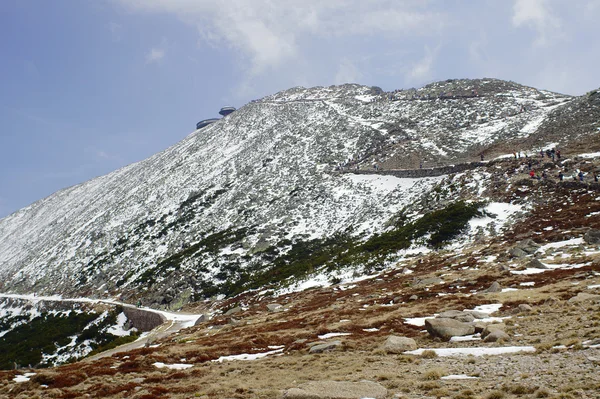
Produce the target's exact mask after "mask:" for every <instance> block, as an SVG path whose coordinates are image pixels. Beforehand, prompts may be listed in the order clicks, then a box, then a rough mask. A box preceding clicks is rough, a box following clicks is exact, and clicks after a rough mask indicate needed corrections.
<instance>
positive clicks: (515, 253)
mask: <svg viewBox="0 0 600 399" xmlns="http://www.w3.org/2000/svg"><path fill="white" fill-rule="evenodd" d="M508 253H509V254H510V255H511V256H512V257H513V258H524V257H526V256H527V255H528V253H527V252H525V251H523V250H522V249H521V248H517V247H515V248H511V249H509V250H508Z"/></svg>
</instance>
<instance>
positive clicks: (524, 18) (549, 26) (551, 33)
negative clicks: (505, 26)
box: [512, 0, 561, 46]
mask: <svg viewBox="0 0 600 399" xmlns="http://www.w3.org/2000/svg"><path fill="white" fill-rule="evenodd" d="M512 23H513V25H514V26H516V27H520V26H523V25H525V26H528V27H530V28H533V29H535V30H536V31H537V38H536V40H535V42H534V44H535V45H539V46H546V45H548V44H550V42H551V40H552V39H555V38H557V37H559V36H560V35H561V32H560V28H561V22H560V19H559V18H558V17H556V16H555V15H554V14H553V13H552V12H551V10H550V9H549V7H548V4H547V1H546V0H515V3H514V6H513V16H512Z"/></svg>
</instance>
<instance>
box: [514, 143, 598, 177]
mask: <svg viewBox="0 0 600 399" xmlns="http://www.w3.org/2000/svg"><path fill="white" fill-rule="evenodd" d="M539 154H540V157H541V158H544V156H546V157H547V158H551V159H552V161H553V162H554V161H557V162H558V163H559V165H560V150H558V149H556V148H552V149H546V150H543V149H542V150H540V152H539ZM513 155H514V156H515V159H518V158H520V153H513ZM526 157H527V155H526ZM527 166H528V168H529V177H531V178H532V179H537V180H546V179H547V178H548V174H547V173H546V171H545V170H543V171H542V173H541V174H539V173H537V172H536V171H535V169H534V168H533V164H532V162H531V160H529V161H528V162H527ZM563 170H564V171H565V172H566V171H567V169H566V167H565V168H564V169H561V170H559V171H558V175H557V176H556V177H557V178H558V180H560V181H564V179H565V174H564V173H563ZM589 173H591V174H592V177H593V179H594V182H595V183H598V173H596V172H595V171H592V172H589ZM589 173H584V172H583V171H582V170H580V169H578V170H577V171H576V173H575V174H573V175H572V178H573V180H574V181H580V182H582V183H583V182H584V180H585V176H587V175H589Z"/></svg>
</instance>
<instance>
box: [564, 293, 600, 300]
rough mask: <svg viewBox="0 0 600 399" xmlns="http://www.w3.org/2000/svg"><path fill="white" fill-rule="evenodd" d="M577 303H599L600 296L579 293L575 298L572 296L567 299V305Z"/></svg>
mask: <svg viewBox="0 0 600 399" xmlns="http://www.w3.org/2000/svg"><path fill="white" fill-rule="evenodd" d="M579 302H600V295H598V294H588V293H585V292H580V293H579V294H577V296H574V297H573V298H571V299H569V303H579Z"/></svg>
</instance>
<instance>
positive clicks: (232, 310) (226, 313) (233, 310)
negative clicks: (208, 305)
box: [225, 306, 243, 316]
mask: <svg viewBox="0 0 600 399" xmlns="http://www.w3.org/2000/svg"><path fill="white" fill-rule="evenodd" d="M242 311H243V309H242V308H241V307H239V306H236V307H235V308H231V309H229V310H228V311H227V312H225V316H230V315H232V314H236V313H241V312H242Z"/></svg>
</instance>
